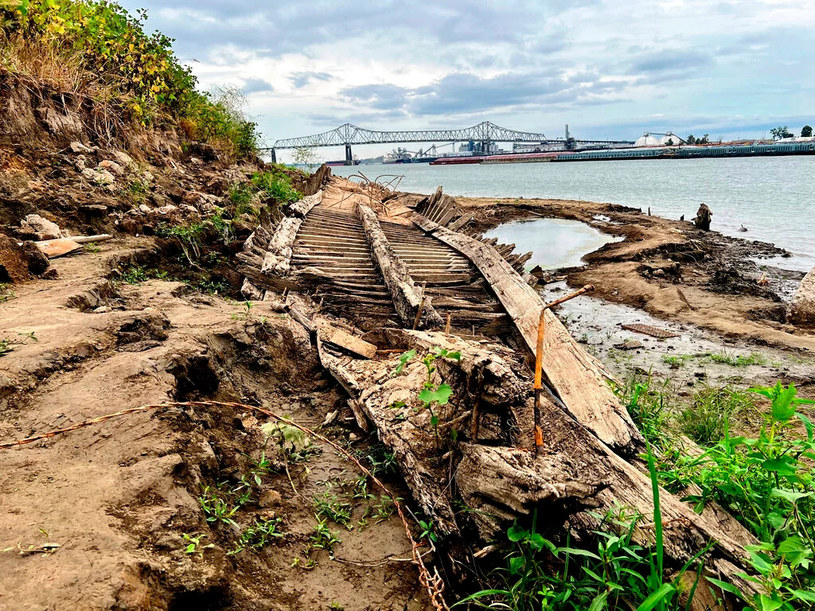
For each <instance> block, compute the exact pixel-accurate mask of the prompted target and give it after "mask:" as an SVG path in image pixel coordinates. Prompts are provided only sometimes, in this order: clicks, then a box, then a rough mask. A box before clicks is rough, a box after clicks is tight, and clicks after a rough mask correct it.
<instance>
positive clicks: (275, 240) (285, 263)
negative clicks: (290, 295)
mask: <svg viewBox="0 0 815 611" xmlns="http://www.w3.org/2000/svg"><path fill="white" fill-rule="evenodd" d="M322 196H323V192H322V191H317V193H315V194H314V195H308V196H306V197H304V198H303V199H301V200H300V201H298V202H295V203H294V204H292V205H291V206H289V212H290V213H291V214H293V215H294V216H287V217H285V218H284V219H283V220H282V221H280V223H278V225H277V228H276V229H275V230H274V232H273V233H270V231H269V229H268V228H267V227H265V223H264V224H261V225H260V226H259V227H258V228H257V229H256V230H255V232H254V233H252V235H250V236H249V238H248V239H247V240H246V243H245V244H244V253H243V254H244V256H243V257H241V256H238V258H239V259H240V260H242V261H243V262H244V263H245V264H246V265H247V266H251V265H253V264H254V263H255V261H256V259H255V258H254V257H257V256H261V253H263V254H262V256H263V262H262V264H261V266H260V269H259V270H257V271H259V272H260V273H261V274H264V275H267V276H272V275H279V276H285V275H287V274H288V273H289V272H290V271H291V256H292V246H293V244H294V240H295V238H296V237H297V232H298V231H299V230H300V226H301V225H302V224H303V219H304V218H305V216H306V215H307V214H308V213H309V211H310V210H311V209H312V208H314V206H316V205H317V204H319V203H320V201H322ZM244 273H246V272H244ZM247 275H249V274H247ZM253 284H255V285H256V286H262V283H258V282H257V281H255V280H253Z"/></svg>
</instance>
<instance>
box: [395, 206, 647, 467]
mask: <svg viewBox="0 0 815 611" xmlns="http://www.w3.org/2000/svg"><path fill="white" fill-rule="evenodd" d="M411 218H412V219H413V221H414V222H415V223H416V224H417V225H418V226H419V227H421V228H422V229H424V230H425V231H427V232H428V233H430V234H432V235H433V236H435V237H436V238H438V239H439V240H441V241H442V242H444V243H445V244H447V245H449V246H451V247H453V248H455V249H456V250H458V251H459V252H460V253H461V254H463V255H464V256H465V257H467V258H468V259H470V260H471V261H472V262H473V263H474V264H475V266H476V267H477V268H478V270H479V271H480V272H481V273H482V274H483V275H484V277H485V278H486V280H487V282H488V283H489V285H490V287H491V288H492V290H493V291H494V292H495V294H496V296H497V297H498V299H499V301H500V302H501V304H502V305H503V306H504V308H505V309H506V311H507V313H508V314H509V316H510V317H511V318H512V320H513V322H514V323H515V325H516V327H517V328H518V331H519V334H520V336H521V337H522V339H523V342H524V343H525V344H526V346H527V347H528V348H529V355H530V356H532V355H534V352H535V344H536V341H537V332H538V319H539V318H540V312H541V309H542V308H543V306H544V304H543V301H542V300H541V298H540V296H539V295H538V293H537V292H536V291H535V290H534V289H533V288H532V287H531V286H529V284H528V283H526V282H525V281H524V280H523V278H522V277H521V276H520V275H519V274H517V273H516V272H515V270H514V269H513V268H512V266H511V265H510V264H509V263H507V262H506V260H504V258H503V257H502V256H501V255H500V254H499V253H498V252H497V251H496V250H495V248H494V247H493V246H491V245H490V244H487V243H484V242H481V241H479V240H476V239H475V238H472V237H470V236H467V235H464V234H462V233H456V232H453V231H450V230H449V229H446V228H444V227H441V226H440V225H438V224H437V223H434V222H433V221H430V220H428V219H427V218H425V217H423V216H421V215H419V214H416V213H413V214H412V216H411ZM545 338H546V340H545V347H544V353H545V355H546V357H545V359H544V361H543V373H544V376H545V377H546V379H547V381H548V382H549V385H550V386H551V387H552V388H554V390H555V391H556V392H557V394H558V396H559V397H560V399H561V400H562V401H563V403H564V404H565V405H566V408H567V409H568V411H569V413H570V414H571V415H572V416H574V418H575V419H576V420H577V421H578V422H580V423H581V424H582V425H583V426H585V427H586V428H587V429H588V430H590V431H591V432H593V433H594V434H595V435H596V436H597V438H598V439H600V440H601V441H602V442H603V443H605V444H606V445H608V446H609V447H611V448H613V449H614V450H616V451H618V452H620V453H621V454H623V455H627V456H632V455H635V454H637V453H638V452H641V451H642V449H643V445H642V444H643V439H642V435H641V434H640V432H639V431H638V430H637V427H636V426H635V425H634V423H633V422H632V420H631V417H630V416H629V415H628V412H627V411H626V410H625V407H624V406H623V405H621V404H620V402H619V400H618V399H617V397H615V396H614V393H613V392H612V391H611V389H610V388H609V386H608V384H607V383H606V381H605V378H606V376H605V374H604V368H603V366H602V365H601V364H600V363H598V362H597V360H596V359H594V358H593V357H591V356H590V355H589V354H588V353H587V352H586V351H585V350H583V348H582V347H580V346H579V345H578V344H577V342H575V341H574V339H573V338H572V337H571V335H569V332H568V331H567V330H566V328H565V327H564V326H563V324H562V323H561V322H560V321H559V320H558V318H557V316H555V315H554V313H552V312H550V311H547V312H546V335H545Z"/></svg>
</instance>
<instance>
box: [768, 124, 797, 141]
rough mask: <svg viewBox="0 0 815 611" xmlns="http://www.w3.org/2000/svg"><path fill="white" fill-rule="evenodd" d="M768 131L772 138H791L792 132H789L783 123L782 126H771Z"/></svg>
mask: <svg viewBox="0 0 815 611" xmlns="http://www.w3.org/2000/svg"><path fill="white" fill-rule="evenodd" d="M770 133H771V134H772V135H773V140H781V139H782V138H792V132H790V130H789V129H787V126H786V125H784V126H783V127H782V126H778V127H773V128H772V129H771V130H770Z"/></svg>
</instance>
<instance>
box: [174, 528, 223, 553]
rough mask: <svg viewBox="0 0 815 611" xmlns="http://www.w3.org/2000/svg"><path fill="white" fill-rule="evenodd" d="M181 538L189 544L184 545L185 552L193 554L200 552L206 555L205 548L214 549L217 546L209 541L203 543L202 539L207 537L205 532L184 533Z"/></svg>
mask: <svg viewBox="0 0 815 611" xmlns="http://www.w3.org/2000/svg"><path fill="white" fill-rule="evenodd" d="M181 538H182V539H184V541H186V542H187V545H185V546H184V553H185V554H189V555H193V554H199V555H201V556H203V555H204V550H205V549H212V548H213V547H215V544H214V543H208V544H207V545H202V544H201V540H202V539H205V538H206V535H205V534H200V533H194V534H187V533H182V534H181Z"/></svg>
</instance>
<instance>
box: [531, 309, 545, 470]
mask: <svg viewBox="0 0 815 611" xmlns="http://www.w3.org/2000/svg"><path fill="white" fill-rule="evenodd" d="M545 331H546V306H544V307H543V308H542V309H541V314H540V318H539V319H538V341H537V347H536V349H535V387H534V390H535V405H534V418H535V422H534V429H533V430H534V432H535V456H537V455H538V451H539V450H540V447H541V446H542V445H543V431H541V393H542V392H543V380H542V373H541V370H542V368H543V336H544V333H545Z"/></svg>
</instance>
